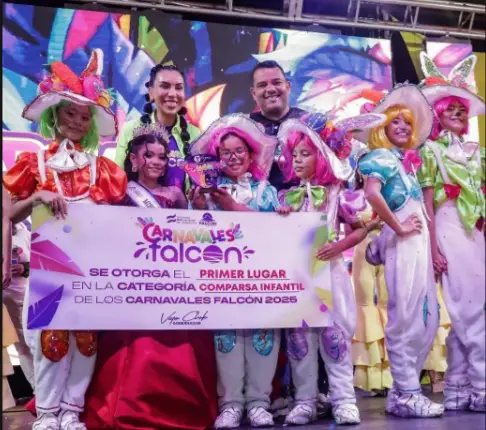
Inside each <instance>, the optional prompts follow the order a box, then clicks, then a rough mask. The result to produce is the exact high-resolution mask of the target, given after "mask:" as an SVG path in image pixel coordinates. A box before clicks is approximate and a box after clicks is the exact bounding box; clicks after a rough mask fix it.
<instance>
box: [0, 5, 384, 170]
mask: <svg viewBox="0 0 486 430" xmlns="http://www.w3.org/2000/svg"><path fill="white" fill-rule="evenodd" d="M2 8H3V24H2V32H3V40H2V43H3V44H2V54H3V55H2V72H3V76H2V87H3V99H2V100H3V105H4V106H6V107H7V106H8V108H5V109H3V112H2V115H3V116H2V125H3V126H2V129H3V156H4V158H3V161H4V162H3V170H5V169H8V168H10V167H11V166H12V163H13V161H14V160H15V158H16V156H17V155H18V153H19V152H22V151H33V152H36V151H37V150H38V149H39V148H40V147H43V146H44V145H45V143H46V141H45V140H44V139H43V138H41V137H40V136H39V134H38V124H35V123H32V122H30V121H27V120H25V119H22V117H21V114H22V110H23V109H24V107H25V106H26V104H27V103H29V102H30V101H31V100H32V99H33V98H34V97H35V96H36V93H37V86H38V83H39V80H40V79H41V78H42V75H43V73H44V72H45V65H46V64H48V63H50V62H52V61H54V60H61V61H64V62H65V63H66V64H67V65H68V66H69V67H71V68H72V69H73V70H74V71H75V72H76V73H80V72H81V71H82V70H83V69H84V67H85V66H86V63H87V61H88V58H89V55H90V52H91V50H92V49H93V48H101V49H103V52H104V68H103V69H104V73H103V80H104V85H105V87H106V88H112V89H113V94H114V100H115V104H114V106H113V109H114V111H115V112H116V114H117V117H118V120H119V122H120V125H123V123H124V122H125V120H127V119H132V118H136V117H139V116H140V115H141V112H142V108H143V105H144V103H145V94H146V88H145V85H144V84H145V82H146V81H147V80H148V77H149V72H150V69H151V68H152V67H153V66H154V65H155V64H157V63H159V62H162V63H173V64H176V65H177V66H178V67H179V68H181V69H182V70H183V71H184V72H185V78H186V79H185V81H186V96H187V102H186V105H187V109H188V118H189V120H190V121H191V122H193V123H194V124H195V125H197V126H199V127H200V128H201V129H205V128H206V127H207V126H208V125H209V124H210V123H211V122H212V121H214V120H216V119H217V118H219V117H220V116H221V115H225V114H228V113H233V112H243V113H250V112H252V111H253V110H255V108H256V106H255V102H254V101H253V99H252V97H251V94H250V85H251V75H250V72H251V70H252V68H253V67H254V66H255V65H256V64H257V63H258V62H261V61H264V60H276V61H278V62H279V63H280V64H281V65H282V67H283V68H284V70H285V73H286V76H287V77H288V79H290V81H291V82H292V90H291V94H290V103H291V105H293V106H299V107H301V108H304V109H309V110H319V111H322V112H326V111H329V110H333V114H334V115H335V116H336V117H344V116H350V115H353V114H356V113H359V108H360V106H361V105H362V104H363V102H364V100H358V99H359V93H360V91H361V90H362V89H365V88H374V89H379V90H381V89H387V90H388V89H390V88H391V86H392V70H391V69H392V68H391V49H390V42H389V41H388V40H379V39H372V38H360V37H350V36H342V35H339V34H324V33H313V32H306V31H292V30H280V29H275V28H268V27H251V26H237V25H227V24H216V23H206V22H201V21H191V20H184V19H181V17H180V15H172V14H167V13H158V12H155V11H150V12H147V14H146V15H144V14H140V13H138V14H137V13H133V14H121V13H106V12H94V11H87V10H74V9H64V8H60V9H55V8H49V7H44V6H32V5H22V4H12V3H5V2H4V3H2ZM114 151H115V137H112V138H108V139H105V140H104V141H103V143H102V145H101V146H100V150H99V153H100V155H105V156H107V157H113V156H114ZM169 155H170V154H169Z"/></svg>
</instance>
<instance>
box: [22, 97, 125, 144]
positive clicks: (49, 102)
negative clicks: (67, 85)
mask: <svg viewBox="0 0 486 430" xmlns="http://www.w3.org/2000/svg"><path fill="white" fill-rule="evenodd" d="M62 101H67V102H71V103H74V104H77V105H81V106H92V107H94V108H95V121H96V125H97V127H98V132H99V134H100V136H116V135H117V134H118V126H117V121H116V117H115V114H114V113H113V112H112V111H111V109H109V108H106V107H103V106H100V105H99V104H97V103H96V102H95V101H93V100H91V99H88V98H87V97H84V96H82V95H79V94H76V93H73V92H70V91H50V92H48V93H45V94H41V95H39V96H37V97H36V98H35V99H34V100H32V102H30V103H29V104H28V105H27V106H26V107H25V108H24V111H23V112H22V117H23V118H25V119H28V120H30V121H35V122H39V121H40V119H41V116H42V113H43V112H44V111H45V110H46V109H47V108H49V107H51V106H56V105H58V104H59V103H61V102H62Z"/></svg>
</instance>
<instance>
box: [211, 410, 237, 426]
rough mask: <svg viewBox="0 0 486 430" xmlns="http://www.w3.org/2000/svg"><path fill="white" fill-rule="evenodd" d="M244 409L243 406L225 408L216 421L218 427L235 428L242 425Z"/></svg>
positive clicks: (215, 424)
mask: <svg viewBox="0 0 486 430" xmlns="http://www.w3.org/2000/svg"><path fill="white" fill-rule="evenodd" d="M242 415H243V410H242V409H241V408H236V407H230V408H226V409H223V410H222V411H221V413H220V414H219V416H218V418H216V421H215V422H214V428H216V429H234V428H236V427H239V426H240V423H241V417H242Z"/></svg>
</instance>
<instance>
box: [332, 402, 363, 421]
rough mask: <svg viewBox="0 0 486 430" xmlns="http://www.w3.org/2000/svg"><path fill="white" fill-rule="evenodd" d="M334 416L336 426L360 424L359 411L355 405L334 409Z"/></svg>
mask: <svg viewBox="0 0 486 430" xmlns="http://www.w3.org/2000/svg"><path fill="white" fill-rule="evenodd" d="M332 415H333V417H334V420H335V421H336V424H359V423H360V422H361V420H360V417H359V409H358V407H357V406H356V405H355V404H354V403H348V404H345V405H338V406H334V407H333V408H332Z"/></svg>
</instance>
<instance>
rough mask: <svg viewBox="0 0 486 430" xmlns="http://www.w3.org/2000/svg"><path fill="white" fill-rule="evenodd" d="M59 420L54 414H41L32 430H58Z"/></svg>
mask: <svg viewBox="0 0 486 430" xmlns="http://www.w3.org/2000/svg"><path fill="white" fill-rule="evenodd" d="M59 428H60V427H59V418H57V417H56V416H55V415H54V414H42V415H40V416H39V418H37V419H36V420H35V421H34V424H32V430H59Z"/></svg>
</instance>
